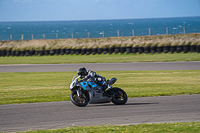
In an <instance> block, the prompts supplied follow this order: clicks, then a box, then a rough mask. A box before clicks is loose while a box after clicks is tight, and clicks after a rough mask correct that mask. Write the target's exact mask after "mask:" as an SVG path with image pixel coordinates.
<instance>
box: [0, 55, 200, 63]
mask: <svg viewBox="0 0 200 133" xmlns="http://www.w3.org/2000/svg"><path fill="white" fill-rule="evenodd" d="M173 61H200V54H198V53H187V54H184V53H178V54H176V53H174V54H164V53H163V54H135V55H133V54H111V55H109V54H106V55H64V56H32V57H0V64H65V63H128V62H173Z"/></svg>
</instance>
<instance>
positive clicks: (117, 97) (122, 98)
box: [112, 88, 128, 105]
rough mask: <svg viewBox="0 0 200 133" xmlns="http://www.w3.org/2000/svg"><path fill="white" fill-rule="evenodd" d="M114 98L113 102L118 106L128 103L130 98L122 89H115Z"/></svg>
mask: <svg viewBox="0 0 200 133" xmlns="http://www.w3.org/2000/svg"><path fill="white" fill-rule="evenodd" d="M113 90H114V96H113V98H112V102H113V103H114V104H116V105H123V104H125V103H126V102H127V100H128V97H127V94H126V92H125V91H124V90H122V89H120V88H113Z"/></svg>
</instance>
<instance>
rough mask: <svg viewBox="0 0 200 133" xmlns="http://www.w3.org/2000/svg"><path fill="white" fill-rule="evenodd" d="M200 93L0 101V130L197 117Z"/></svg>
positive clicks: (2, 68) (145, 66)
mask: <svg viewBox="0 0 200 133" xmlns="http://www.w3.org/2000/svg"><path fill="white" fill-rule="evenodd" d="M82 66H85V67H86V68H88V69H91V70H94V71H125V70H200V62H163V63H160V62H152V63H151V62H146V63H102V64H98V63H96V64H57V65H55V64H54V65H51V64H49V65H0V72H54V71H55V72H59V71H76V70H77V69H78V68H79V67H82ZM199 99H200V95H183V96H163V97H143V98H129V100H128V102H127V104H126V105H121V106H119V105H114V104H112V103H107V104H91V105H88V106H87V107H83V108H80V107H76V106H74V105H73V104H72V103H71V102H70V101H66V102H50V103H30V104H14V105H0V132H17V131H27V130H38V129H57V128H62V127H70V126H89V125H101V124H139V123H155V122H156V123H161V122H188V121H200V102H199Z"/></svg>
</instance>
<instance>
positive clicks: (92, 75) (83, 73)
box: [77, 67, 108, 91]
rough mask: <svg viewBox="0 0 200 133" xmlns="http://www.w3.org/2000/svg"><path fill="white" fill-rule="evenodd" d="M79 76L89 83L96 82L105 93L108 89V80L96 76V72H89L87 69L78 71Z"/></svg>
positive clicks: (83, 68)
mask: <svg viewBox="0 0 200 133" xmlns="http://www.w3.org/2000/svg"><path fill="white" fill-rule="evenodd" d="M77 74H78V75H79V76H80V78H81V80H84V81H89V80H94V81H95V83H97V84H99V85H102V89H103V91H104V90H105V89H106V88H107V86H108V85H107V83H106V78H104V77H102V76H100V75H98V74H96V72H94V71H91V70H88V71H87V69H86V68H85V67H81V68H79V69H78V71H77Z"/></svg>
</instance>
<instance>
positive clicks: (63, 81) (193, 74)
mask: <svg viewBox="0 0 200 133" xmlns="http://www.w3.org/2000/svg"><path fill="white" fill-rule="evenodd" d="M97 73H98V74H100V75H102V76H105V77H106V78H107V79H109V78H112V77H117V78H118V81H117V82H116V83H115V85H114V86H117V87H121V88H122V89H124V90H125V91H126V92H127V94H128V97H129V98H130V97H147V96H166V95H188V94H200V89H199V83H200V70H179V71H99V72H97ZM75 74H76V72H34V73H30V72H24V73H21V72H20V73H1V76H0V83H1V84H0V96H1V97H0V104H18V103H35V102H52V101H67V100H70V98H69V96H70V93H71V91H70V90H69V84H70V83H71V79H72V77H73V76H74V75H75Z"/></svg>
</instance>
